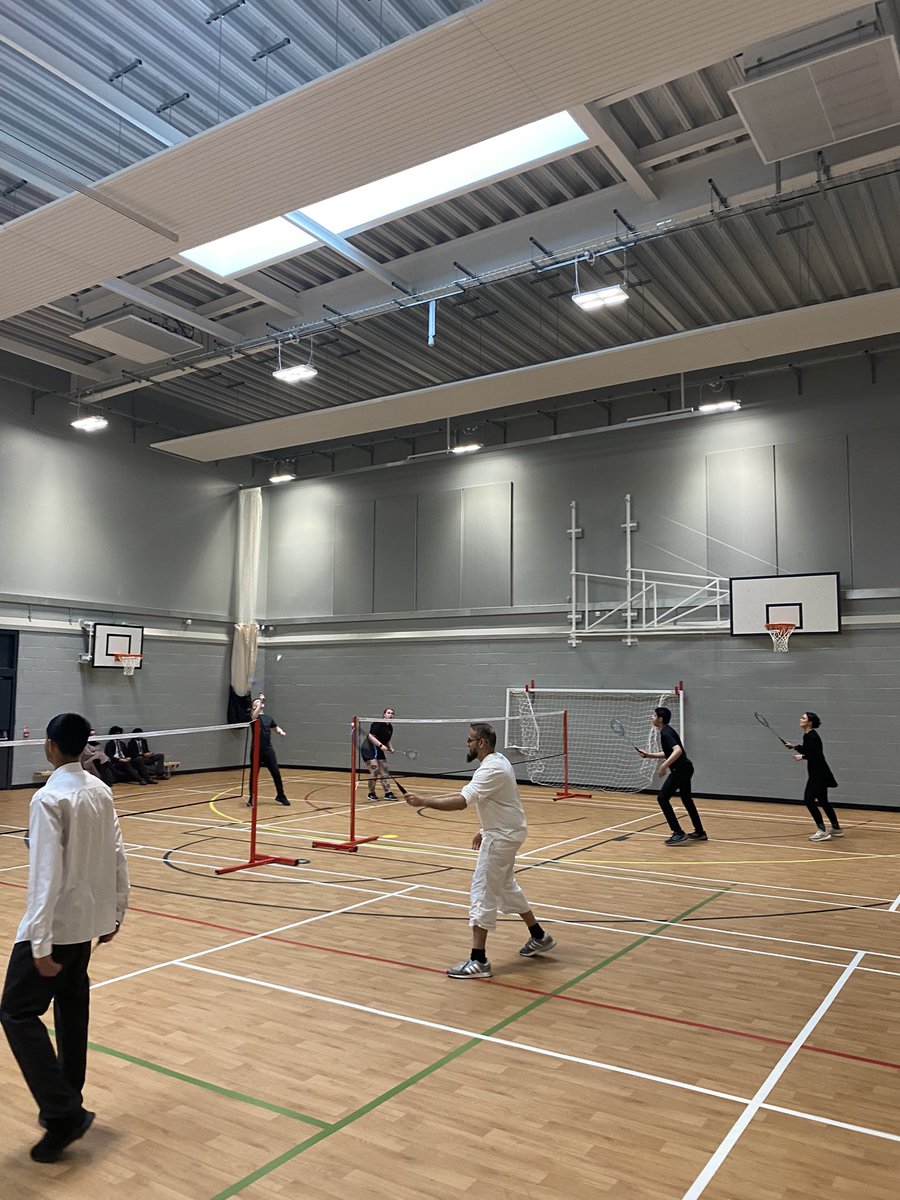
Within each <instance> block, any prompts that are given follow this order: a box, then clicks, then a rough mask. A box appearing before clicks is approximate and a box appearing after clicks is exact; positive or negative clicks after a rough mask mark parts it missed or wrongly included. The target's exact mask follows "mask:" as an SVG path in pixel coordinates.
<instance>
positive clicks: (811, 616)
mask: <svg viewBox="0 0 900 1200" xmlns="http://www.w3.org/2000/svg"><path fill="white" fill-rule="evenodd" d="M729 584H730V592H731V633H732V636H734V637H747V636H750V635H751V634H765V633H766V626H767V625H771V624H773V623H775V622H783V623H785V624H791V625H794V626H795V627H796V628H795V630H794V633H795V635H796V634H798V633H840V632H841V612H840V590H841V577H840V574H839V573H838V572H837V571H830V572H828V573H827V574H824V575H753V576H749V577H747V578H741V579H731V580H729Z"/></svg>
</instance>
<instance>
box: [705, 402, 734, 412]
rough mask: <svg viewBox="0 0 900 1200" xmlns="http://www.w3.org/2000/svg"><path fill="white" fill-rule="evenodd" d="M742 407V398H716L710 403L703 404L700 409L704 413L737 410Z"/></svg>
mask: <svg viewBox="0 0 900 1200" xmlns="http://www.w3.org/2000/svg"><path fill="white" fill-rule="evenodd" d="M740 407H741V402H740V400H716V401H714V402H712V401H711V402H710V403H709V404H701V405H700V408H699V411H700V412H702V413H717V412H737V410H738V409H739V408H740Z"/></svg>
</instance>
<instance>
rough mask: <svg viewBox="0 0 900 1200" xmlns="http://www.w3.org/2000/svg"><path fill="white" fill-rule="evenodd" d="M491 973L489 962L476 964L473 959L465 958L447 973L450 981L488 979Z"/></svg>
mask: <svg viewBox="0 0 900 1200" xmlns="http://www.w3.org/2000/svg"><path fill="white" fill-rule="evenodd" d="M493 973H494V972H493V971H492V970H491V964H490V963H489V962H487V963H481V962H476V961H475V959H474V958H467V959H466V961H465V962H461V963H458V964H457V965H456V966H455V967H451V968H450V970H449V971H448V972H447V974H448V976H449V977H450V978H451V979H490V978H491V976H492V975H493Z"/></svg>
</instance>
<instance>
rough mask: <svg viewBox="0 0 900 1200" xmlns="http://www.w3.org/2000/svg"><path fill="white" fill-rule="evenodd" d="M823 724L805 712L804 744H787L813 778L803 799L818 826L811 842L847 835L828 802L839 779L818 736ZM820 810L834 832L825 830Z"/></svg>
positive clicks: (802, 722) (808, 782)
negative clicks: (832, 770) (829, 792)
mask: <svg viewBox="0 0 900 1200" xmlns="http://www.w3.org/2000/svg"><path fill="white" fill-rule="evenodd" d="M821 724H822V722H821V721H820V720H819V717H818V715H817V714H816V713H814V712H805V713H804V714H803V715H802V716H801V718H800V728H801V729H802V730H803V741H802V742H800V743H799V745H797V746H794V745H792V744H791V743H790V742H785V743H784V745H785V746H786V747H787V749H788V750H794V751H796V753H795V754H794V758H796V760H797V762H802V761H803V760H804V758H805V759H806V769H807V772H808V775H809V777H808V779H807V781H806V790H805V791H804V793H803V800H804V803H805V804H806V807H807V808H808V809H809V812H810V816H811V817H812V819H813V820H814V821H815V823H816V832H815V833H814V834H813V835H812V837H811V838H810V839H809V840H810V841H811V842H827V841H828V840H829V838H833V837H843V836H844V831H843V829H841V826H840V822H839V821H838V819H837V813H836V812H835V811H834V809H833V808H832V807H831V805H830V804H829V803H828V789H829V788H833V787H837V780H836V779H835V777H834V776H833V775H832V773H831V767H829V765H828V763H827V762H826V761H825V751H824V750H823V749H822V739H821V738H820V737H819V735H818V733H816V730H817V729H818V728H819V726H820V725H821ZM820 808H821V810H822V812H824V814H825V816H826V817H827V818H828V820H829V822H830V824H831V831H830V832H829V831H828V830H827V829H826V828H825V822H824V821H823V820H822V813H820V812H819V809H820Z"/></svg>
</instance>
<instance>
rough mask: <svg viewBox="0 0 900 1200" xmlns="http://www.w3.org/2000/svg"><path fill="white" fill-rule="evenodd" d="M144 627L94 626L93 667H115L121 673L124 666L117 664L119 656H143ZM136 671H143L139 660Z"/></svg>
mask: <svg viewBox="0 0 900 1200" xmlns="http://www.w3.org/2000/svg"><path fill="white" fill-rule="evenodd" d="M143 652H144V627H143V625H101V624H100V623H99V622H97V624H96V625H95V626H94V645H93V658H92V659H91V666H94V667H115V668H116V669H117V670H119V671H121V669H122V664H121V663H120V662H116V658H115V656H116V655H117V654H143ZM136 669H137V670H140V669H141V662H140V660H138V662H137V664H136Z"/></svg>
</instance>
